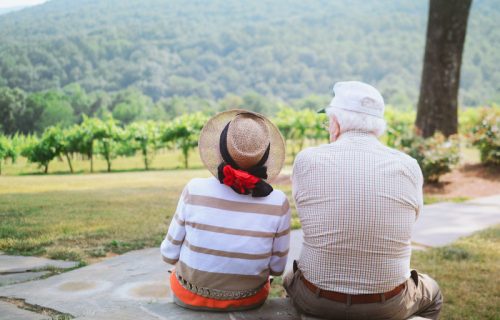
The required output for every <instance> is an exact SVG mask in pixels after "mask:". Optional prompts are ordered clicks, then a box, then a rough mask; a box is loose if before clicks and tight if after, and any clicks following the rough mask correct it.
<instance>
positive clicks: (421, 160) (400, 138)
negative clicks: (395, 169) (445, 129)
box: [388, 130, 460, 183]
mask: <svg viewBox="0 0 500 320" xmlns="http://www.w3.org/2000/svg"><path fill="white" fill-rule="evenodd" d="M388 132H389V130H388ZM389 142H390V143H389ZM388 145H389V146H391V147H394V148H396V149H399V150H401V151H403V152H405V153H406V154H408V155H409V156H411V157H413V158H415V160H417V162H418V164H419V165H420V168H421V169H422V174H423V176H424V180H425V182H427V183H436V182H438V181H439V177H440V176H442V175H443V174H445V173H447V172H450V171H451V169H452V167H453V165H454V164H456V163H458V160H459V159H460V157H459V154H460V144H459V140H458V137H457V136H450V137H449V138H446V137H445V136H444V135H443V134H441V133H439V132H438V133H436V134H434V136H432V137H430V138H427V139H424V138H422V137H421V136H419V135H418V134H417V133H416V132H415V130H401V131H398V134H397V135H394V136H393V137H392V138H391V140H388Z"/></svg>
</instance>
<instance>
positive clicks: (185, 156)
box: [182, 148, 189, 169]
mask: <svg viewBox="0 0 500 320" xmlns="http://www.w3.org/2000/svg"><path fill="white" fill-rule="evenodd" d="M182 154H183V155H184V168H185V169H187V168H188V166H189V162H188V158H189V148H183V150H182Z"/></svg>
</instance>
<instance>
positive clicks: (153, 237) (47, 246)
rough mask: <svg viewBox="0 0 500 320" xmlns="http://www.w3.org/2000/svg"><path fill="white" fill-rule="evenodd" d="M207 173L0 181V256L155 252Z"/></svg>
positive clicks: (82, 256)
mask: <svg viewBox="0 0 500 320" xmlns="http://www.w3.org/2000/svg"><path fill="white" fill-rule="evenodd" d="M208 175H209V173H208V172H206V171H205V170H189V171H187V170H174V171H162V172H159V171H154V172H126V173H113V174H92V175H64V176H60V175H49V176H21V177H19V176H18V177H2V178H0V220H1V221H2V224H1V225H0V251H4V252H6V253H9V254H22V255H45V256H47V257H51V258H59V259H67V260H79V261H86V260H87V259H89V258H93V257H100V256H105V255H106V254H108V253H110V252H113V253H118V254H119V253H123V252H126V251H130V250H134V249H139V248H143V247H150V246H157V245H158V244H159V243H160V241H161V240H162V239H163V237H164V236H165V233H166V230H167V227H168V224H169V222H170V219H171V217H172V216H173V214H174V212H175V207H176V204H177V201H178V198H179V195H180V193H181V191H182V188H183V186H184V185H185V184H186V182H187V181H188V180H190V179H191V178H194V177H198V176H208Z"/></svg>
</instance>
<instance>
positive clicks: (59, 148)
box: [0, 106, 328, 173]
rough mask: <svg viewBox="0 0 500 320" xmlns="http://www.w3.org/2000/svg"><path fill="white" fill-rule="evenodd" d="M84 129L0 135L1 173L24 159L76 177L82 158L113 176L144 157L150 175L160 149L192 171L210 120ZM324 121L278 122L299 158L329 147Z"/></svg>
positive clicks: (303, 116)
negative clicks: (307, 146)
mask: <svg viewBox="0 0 500 320" xmlns="http://www.w3.org/2000/svg"><path fill="white" fill-rule="evenodd" d="M82 117H83V121H82V122H81V123H80V124H73V125H71V126H67V127H62V126H61V125H56V126H50V127H47V128H46V129H45V130H44V131H43V133H41V134H22V133H16V134H14V135H10V136H7V135H3V134H0V173H1V165H2V162H4V161H6V160H8V159H10V160H11V161H12V162H15V161H16V159H17V158H18V157H19V156H23V157H25V158H27V159H28V161H29V162H31V163H38V164H39V166H40V167H41V168H42V169H43V172H44V173H48V170H49V163H50V162H51V161H52V160H54V159H56V158H59V159H65V160H66V161H67V163H68V169H69V171H70V172H72V173H73V172H74V170H73V165H72V159H73V158H74V157H75V156H76V155H80V156H82V157H84V158H85V159H87V160H88V161H89V166H90V172H94V158H95V156H100V157H102V158H103V159H104V160H105V161H106V163H107V171H108V172H110V171H111V170H112V161H113V160H114V159H115V158H117V157H120V156H125V157H127V156H134V155H136V154H140V155H141V157H142V159H143V163H144V169H145V170H148V169H149V168H150V165H151V162H152V161H153V159H154V156H155V154H156V152H157V151H158V150H160V149H165V148H166V149H171V150H172V149H176V150H179V151H180V152H181V154H182V165H183V167H184V168H188V167H189V153H190V151H191V150H193V149H194V148H196V147H197V146H198V138H199V133H200V131H201V129H202V128H203V126H204V125H205V123H206V121H207V120H208V117H209V115H208V114H206V113H201V112H196V113H189V114H185V115H182V116H179V117H176V118H175V119H172V120H169V121H153V120H143V121H135V122H132V123H129V124H123V123H121V124H120V121H118V120H116V119H115V118H113V115H112V114H111V113H108V114H106V115H105V116H104V117H103V119H100V118H95V117H94V118H89V117H87V116H86V115H83V116H82ZM325 120H326V119H325V116H324V115H318V114H316V112H315V111H312V110H310V109H306V110H300V111H299V110H294V109H292V108H290V107H284V106H282V107H281V109H280V111H279V112H278V113H277V115H276V117H275V119H274V121H275V123H276V125H277V126H278V128H279V129H280V130H281V132H282V133H283V135H284V137H285V139H286V141H287V142H288V143H289V146H291V150H292V155H293V156H294V155H295V154H296V152H298V151H299V150H300V149H301V148H302V147H303V146H304V142H305V141H306V140H314V141H316V143H318V142H319V141H323V142H324V141H326V139H327V138H328V133H327V131H326V130H325V129H324V128H323V126H322V124H323V123H324V122H325Z"/></svg>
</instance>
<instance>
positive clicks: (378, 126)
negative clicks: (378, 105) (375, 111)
mask: <svg viewBox="0 0 500 320" xmlns="http://www.w3.org/2000/svg"><path fill="white" fill-rule="evenodd" d="M327 113H328V116H329V117H330V118H332V117H335V118H336V119H337V122H338V123H339V126H340V133H341V134H342V133H344V132H346V131H351V130H358V131H365V132H370V133H373V134H374V135H375V136H377V137H380V136H381V135H382V134H384V131H385V127H386V123H385V120H384V119H380V118H377V117H374V116H371V115H369V114H365V113H359V112H352V111H347V110H342V109H339V108H329V110H328V112H327Z"/></svg>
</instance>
